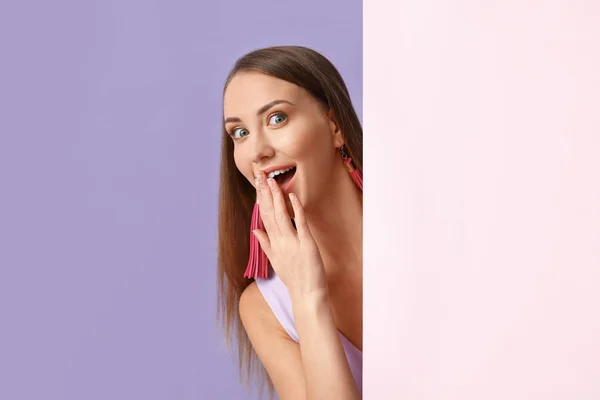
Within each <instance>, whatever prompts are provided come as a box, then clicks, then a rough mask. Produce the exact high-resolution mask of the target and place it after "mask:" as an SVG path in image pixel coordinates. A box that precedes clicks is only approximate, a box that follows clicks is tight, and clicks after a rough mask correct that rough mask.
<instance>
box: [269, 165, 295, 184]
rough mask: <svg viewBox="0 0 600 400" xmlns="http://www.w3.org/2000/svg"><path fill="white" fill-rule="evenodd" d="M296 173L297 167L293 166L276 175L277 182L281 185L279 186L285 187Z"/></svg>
mask: <svg viewBox="0 0 600 400" xmlns="http://www.w3.org/2000/svg"><path fill="white" fill-rule="evenodd" d="M295 173H296V167H293V168H292V169H290V170H289V171H286V172H284V173H282V174H278V175H276V176H275V178H274V179H275V181H276V182H277V184H278V185H279V187H283V186H284V185H285V184H287V183H288V182H289V181H290V180H291V179H292V178H293V177H294V174H295Z"/></svg>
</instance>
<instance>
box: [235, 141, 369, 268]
mask: <svg viewBox="0 0 600 400" xmlns="http://www.w3.org/2000/svg"><path fill="white" fill-rule="evenodd" d="M339 150H340V153H341V154H342V159H343V160H344V165H346V168H347V169H348V172H349V173H350V177H351V178H352V180H353V181H354V183H355V184H356V186H358V188H359V189H360V190H361V191H362V190H363V180H362V173H361V172H360V170H358V169H356V168H354V166H353V165H352V159H351V158H350V156H349V155H348V153H347V152H346V146H345V145H344V146H342V147H340V148H339ZM255 229H264V225H263V222H262V219H261V218H260V210H259V207H258V202H257V203H255V204H254V209H253V210H252V220H251V222H250V257H249V259H248V266H247V267H246V272H244V277H245V278H254V279H257V278H258V279H267V277H268V272H269V259H268V258H267V255H266V254H265V252H264V251H263V249H262V248H261V247H260V243H259V242H258V239H257V238H256V236H254V234H253V233H252V231H253V230H255Z"/></svg>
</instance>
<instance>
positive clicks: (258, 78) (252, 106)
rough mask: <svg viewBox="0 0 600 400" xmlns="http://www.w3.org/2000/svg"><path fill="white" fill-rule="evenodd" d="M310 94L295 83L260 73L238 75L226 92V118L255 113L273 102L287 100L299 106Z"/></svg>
mask: <svg viewBox="0 0 600 400" xmlns="http://www.w3.org/2000/svg"><path fill="white" fill-rule="evenodd" d="M306 97H308V93H307V92H306V91H305V90H304V89H302V88H301V87H299V86H297V85H294V84H293V83H290V82H287V81H284V80H282V79H279V78H275V77H273V76H269V75H265V74H261V73H259V72H240V73H238V74H236V75H235V76H234V77H233V79H232V80H231V82H230V83H229V86H228V87H227V89H226V90H225V94H224V97H223V109H224V111H225V116H233V115H237V114H242V113H244V112H254V111H256V110H257V109H259V108H260V107H262V106H264V105H265V104H267V103H269V102H271V101H273V100H287V101H289V102H292V103H294V104H299V103H301V102H302V101H305V100H306Z"/></svg>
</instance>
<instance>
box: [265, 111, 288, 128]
mask: <svg viewBox="0 0 600 400" xmlns="http://www.w3.org/2000/svg"><path fill="white" fill-rule="evenodd" d="M286 119H287V117H286V116H285V114H281V113H278V114H273V115H271V117H270V118H269V124H274V125H279V124H282V123H284V122H285V120H286Z"/></svg>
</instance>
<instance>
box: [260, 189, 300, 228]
mask: <svg viewBox="0 0 600 400" xmlns="http://www.w3.org/2000/svg"><path fill="white" fill-rule="evenodd" d="M267 182H268V185H269V187H270V188H271V195H272V198H273V213H274V216H275V221H276V222H277V225H278V226H279V231H280V232H281V233H282V234H284V235H294V236H296V231H295V230H294V227H293V226H292V221H291V217H290V214H288V211H287V205H286V204H285V197H284V196H283V192H282V191H281V188H280V187H279V185H278V184H277V182H276V181H275V179H273V178H269V179H268V180H267Z"/></svg>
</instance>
